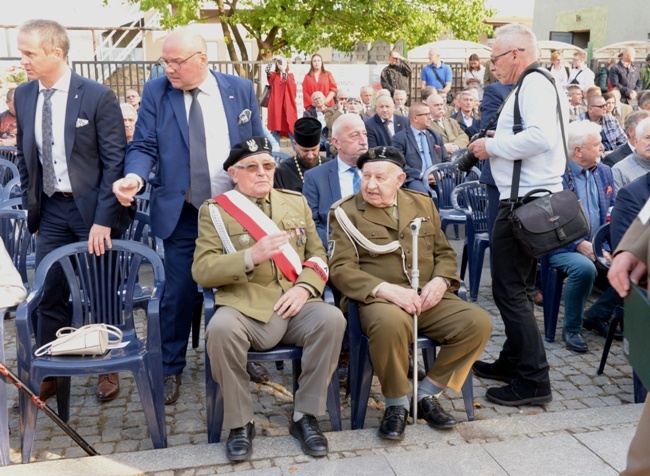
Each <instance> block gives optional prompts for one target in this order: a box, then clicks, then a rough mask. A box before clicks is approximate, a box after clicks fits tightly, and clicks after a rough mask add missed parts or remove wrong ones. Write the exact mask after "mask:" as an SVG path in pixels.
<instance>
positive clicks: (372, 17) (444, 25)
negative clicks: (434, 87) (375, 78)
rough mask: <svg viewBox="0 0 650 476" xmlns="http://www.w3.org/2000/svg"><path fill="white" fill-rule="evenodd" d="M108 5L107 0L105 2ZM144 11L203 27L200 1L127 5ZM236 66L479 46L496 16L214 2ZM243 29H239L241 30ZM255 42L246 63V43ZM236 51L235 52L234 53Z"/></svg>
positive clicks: (462, 3)
mask: <svg viewBox="0 0 650 476" xmlns="http://www.w3.org/2000/svg"><path fill="white" fill-rule="evenodd" d="M104 1H105V2H106V1H107V0H104ZM128 1H129V3H139V4H140V9H141V10H142V11H147V10H149V9H151V8H156V9H158V10H159V11H160V12H161V13H162V24H163V26H165V27H168V28H173V27H175V26H179V25H186V24H188V23H191V22H193V21H205V20H207V19H208V18H207V17H206V16H205V15H210V13H211V11H210V10H208V11H201V5H202V4H203V2H202V1H201V0H128ZM212 2H213V3H214V4H215V5H216V7H217V10H216V11H214V13H215V15H216V16H218V17H219V20H220V24H221V28H222V30H223V34H224V38H225V40H226V44H227V47H228V53H229V55H230V58H231V59H232V60H233V61H238V60H244V61H246V60H260V59H268V58H270V57H271V56H272V55H273V54H274V53H276V52H284V53H289V52H293V51H300V52H305V53H311V52H314V51H316V50H318V49H319V48H322V47H333V48H336V49H338V50H341V51H351V50H352V49H353V47H354V44H355V42H356V41H359V40H361V41H364V42H366V43H372V42H375V41H377V40H385V41H386V42H388V43H395V42H396V41H397V40H403V41H404V42H405V43H406V44H407V45H409V47H415V46H417V45H421V44H425V43H428V42H431V41H435V40H436V39H437V38H438V37H439V36H440V35H441V34H451V36H452V37H454V38H457V39H463V40H475V39H476V38H477V36H478V35H479V34H481V33H489V31H490V27H489V26H488V25H485V24H484V23H483V20H484V19H485V18H488V17H489V16H491V15H492V11H490V9H488V8H487V7H486V6H485V0H384V1H377V0H337V1H328V0H212ZM237 25H239V27H240V28H237ZM246 37H248V38H251V39H253V40H255V41H256V42H257V46H258V49H259V54H258V57H257V58H248V55H247V53H246V48H245V47H244V39H245V38H246ZM235 45H237V48H235Z"/></svg>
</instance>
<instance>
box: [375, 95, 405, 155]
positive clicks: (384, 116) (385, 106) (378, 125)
mask: <svg viewBox="0 0 650 476" xmlns="http://www.w3.org/2000/svg"><path fill="white" fill-rule="evenodd" d="M375 110H376V111H377V114H375V115H374V116H372V117H370V118H368V119H366V130H367V131H368V147H370V148H372V147H378V146H382V145H391V144H392V141H393V136H394V135H395V134H397V133H399V132H401V131H403V130H405V129H406V128H407V127H408V126H409V120H408V119H407V118H406V117H404V116H400V115H399V114H395V103H394V102H393V99H392V98H391V97H390V96H382V97H380V98H379V99H377V104H376V105H375Z"/></svg>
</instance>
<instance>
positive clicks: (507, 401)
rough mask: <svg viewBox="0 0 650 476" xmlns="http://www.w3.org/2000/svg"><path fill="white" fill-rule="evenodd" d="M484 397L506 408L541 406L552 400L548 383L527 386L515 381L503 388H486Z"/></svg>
mask: <svg viewBox="0 0 650 476" xmlns="http://www.w3.org/2000/svg"><path fill="white" fill-rule="evenodd" d="M485 396H486V397H487V399H488V400H491V401H493V402H495V403H498V404H500V405H505V406H508V407H516V406H519V405H528V404H537V405H541V404H544V403H550V402H551V401H552V400H553V394H552V393H551V384H550V383H548V382H546V383H543V384H527V383H524V382H522V381H520V380H517V379H515V380H513V381H512V382H511V383H509V384H508V385H506V386H504V387H492V388H488V390H487V392H485Z"/></svg>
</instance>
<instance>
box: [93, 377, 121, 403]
mask: <svg viewBox="0 0 650 476" xmlns="http://www.w3.org/2000/svg"><path fill="white" fill-rule="evenodd" d="M119 394H120V379H119V377H118V375H117V372H116V373H112V374H101V375H100V376H99V380H98V381H97V390H96V391H95V398H97V401H98V402H110V401H111V400H114V399H115V398H116V397H117V396H118V395H119Z"/></svg>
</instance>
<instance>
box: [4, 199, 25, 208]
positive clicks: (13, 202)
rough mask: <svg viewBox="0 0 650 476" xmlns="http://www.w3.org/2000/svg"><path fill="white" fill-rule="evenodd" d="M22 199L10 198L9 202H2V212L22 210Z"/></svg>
mask: <svg viewBox="0 0 650 476" xmlns="http://www.w3.org/2000/svg"><path fill="white" fill-rule="evenodd" d="M22 209H23V199H22V198H10V199H9V200H2V201H0V210H22Z"/></svg>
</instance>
